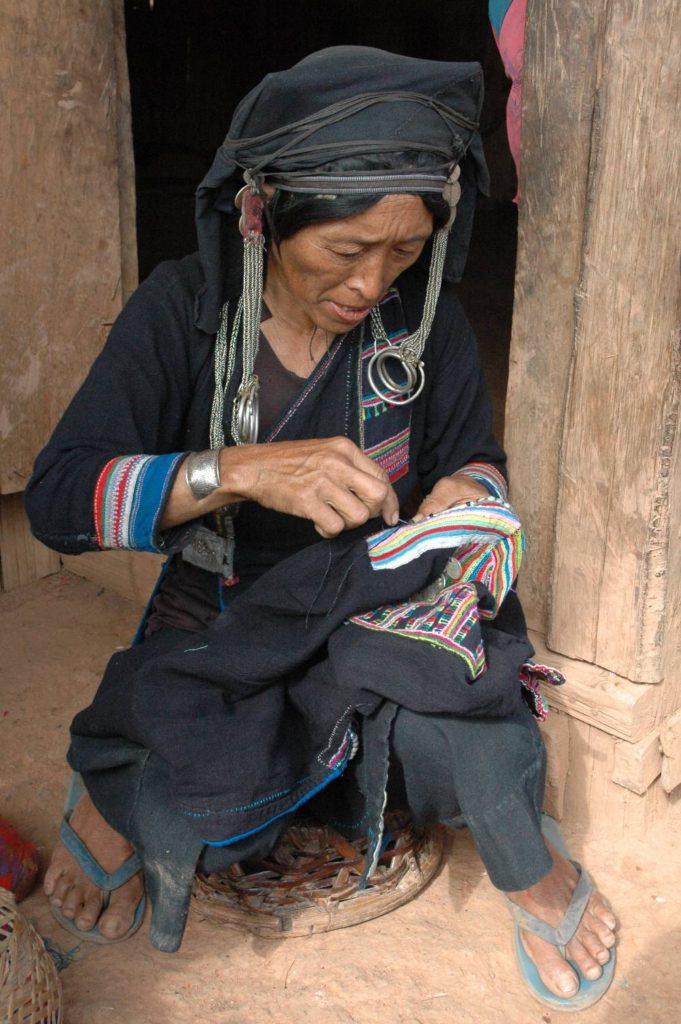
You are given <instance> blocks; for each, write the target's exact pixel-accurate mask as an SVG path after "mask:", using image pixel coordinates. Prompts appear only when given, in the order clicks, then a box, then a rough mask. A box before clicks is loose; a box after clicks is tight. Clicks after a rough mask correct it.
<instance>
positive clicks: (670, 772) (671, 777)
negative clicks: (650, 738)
mask: <svg viewBox="0 0 681 1024" xmlns="http://www.w3.org/2000/svg"><path fill="white" fill-rule="evenodd" d="M660 744H661V746H662V754H663V757H662V788H663V789H664V791H665V793H671V792H672V791H673V790H675V789H676V787H677V786H679V785H681V711H677V712H676V714H675V715H671V717H670V718H667V719H666V721H664V722H663V723H662V725H661V726H660Z"/></svg>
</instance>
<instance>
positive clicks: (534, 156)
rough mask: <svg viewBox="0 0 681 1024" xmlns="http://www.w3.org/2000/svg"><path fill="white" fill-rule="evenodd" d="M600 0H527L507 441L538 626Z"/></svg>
mask: <svg viewBox="0 0 681 1024" xmlns="http://www.w3.org/2000/svg"><path fill="white" fill-rule="evenodd" d="M607 6H608V4H607V2H606V0H573V2H572V3H570V4H565V3H564V2H562V0H528V4H527V25H526V35H525V65H524V70H523V111H522V118H523V132H522V154H521V162H522V174H521V188H522V202H521V204H520V210H519V221H518V257H517V264H516V290H515V301H514V307H513V331H512V340H511V353H510V366H509V379H508V393H507V401H506V419H505V424H506V425H505V433H504V442H505V445H506V448H507V450H508V453H509V464H510V468H511V493H512V498H513V502H514V504H515V506H516V508H517V509H518V512H519V513H520V516H521V519H522V521H523V523H524V525H525V530H526V532H527V538H528V555H527V558H526V561H525V564H524V566H523V571H522V574H521V577H520V582H519V587H520V594H521V597H522V599H523V605H524V607H525V613H526V615H527V620H528V622H529V624H530V626H532V628H533V629H537V630H539V631H540V632H542V633H545V632H546V629H547V624H548V594H549V590H550V580H551V573H552V567H553V551H554V523H555V515H556V501H557V489H558V462H559V456H560V444H561V437H562V434H563V416H564V408H565V395H566V393H567V389H568V381H569V377H570V365H571V357H572V348H573V341H574V332H575V289H576V286H577V282H578V280H579V272H580V265H581V259H582V240H583V233H584V210H585V206H586V198H587V182H588V169H589V152H590V148H591V134H592V119H593V105H594V92H595V86H596V73H597V66H598V46H599V39H600V36H601V34H602V31H603V22H604V18H605V12H606V8H607Z"/></svg>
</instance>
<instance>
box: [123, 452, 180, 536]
mask: <svg viewBox="0 0 681 1024" xmlns="http://www.w3.org/2000/svg"><path fill="white" fill-rule="evenodd" d="M186 456H187V453H186V452H171V453H170V454H169V455H155V456H154V461H153V462H151V463H150V464H149V466H148V467H147V469H146V472H145V474H144V480H143V481H142V492H141V494H140V497H139V504H138V511H137V512H136V514H135V517H134V522H133V525H132V531H131V532H132V535H133V538H134V540H135V548H137V543H136V542H137V536H138V532H137V531H138V530H139V532H140V538H143V539H144V542H145V543H147V544H148V545H150V546H149V547H140V548H139V550H141V551H164V550H165V536H166V533H169V532H170V531H165V533H164V532H162V531H160V530H159V523H160V521H161V518H162V516H163V512H164V510H165V507H166V501H167V499H168V493H169V491H170V488H171V487H172V486H173V484H174V482H175V477H176V476H177V471H178V469H179V468H180V463H181V462H183V460H184V459H185V458H186ZM173 532H174V531H173Z"/></svg>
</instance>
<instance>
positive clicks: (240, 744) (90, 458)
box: [27, 47, 615, 1008]
mask: <svg viewBox="0 0 681 1024" xmlns="http://www.w3.org/2000/svg"><path fill="white" fill-rule="evenodd" d="M481 97H482V83H481V79H480V72H479V68H478V67H477V65H454V64H440V63H435V62H430V61H421V60H414V59H410V58H405V57H400V56H395V55H392V54H387V53H383V52H381V51H377V50H368V49H365V48H354V47H344V48H335V49H332V50H326V51H322V52H320V53H318V54H313V55H312V56H310V57H308V58H306V59H305V60H304V61H302V62H301V63H300V64H298V65H296V66H295V67H294V68H292V69H290V70H289V71H285V72H281V73H278V74H275V75H271V76H268V78H266V79H265V80H264V82H263V83H261V85H260V86H258V87H257V88H256V89H255V90H253V92H252V93H251V94H249V96H247V97H246V99H245V100H244V101H243V102H242V103H241V104H240V106H239V108H238V110H237V112H236V114H235V117H234V121H233V123H232V126H231V129H230V134H229V136H228V137H227V139H226V140H225V143H224V144H223V146H222V147H221V149H220V150H219V151H218V154H217V157H216V160H215V162H214V164H213V167H212V168H211V170H210V172H209V174H208V176H207V177H206V179H205V180H204V182H203V183H202V186H201V187H200V189H199V191H198V197H197V229H198V237H199V253H198V256H197V257H190V258H188V259H186V260H182V261H179V262H177V263H172V264H164V265H162V266H161V267H160V268H158V269H157V271H155V272H154V274H152V275H151V277H150V278H149V279H148V280H147V281H146V282H145V283H144V284H143V285H142V286H141V287H140V288H139V289H138V291H137V293H136V294H135V295H134V296H133V298H132V299H131V301H130V302H129V304H128V306H127V307H126V309H125V310H124V311H123V313H122V314H121V317H120V318H119V320H118V322H117V324H116V325H115V327H114V330H113V331H112V335H111V337H110V339H109V342H108V344H107V346H106V347H105V349H104V351H103V352H102V354H101V355H100V357H99V358H98V360H97V361H96V363H95V365H94V366H93V368H92V370H91V372H90V375H89V377H88V379H87V380H86V382H85V384H84V385H83V387H82V389H81V391H80V392H79V393H78V395H77V396H76V398H75V399H74V401H73V403H72V405H71V406H70V408H69V409H68V410H67V412H66V414H65V416H64V418H63V420H62V422H61V423H60V424H59V426H58V427H57V429H56V431H55V434H54V436H53V438H52V440H51V441H50V443H49V444H48V446H47V447H46V449H45V450H44V451H43V452H42V453H41V455H40V456H39V458H38V460H37V463H36V469H35V473H34V477H33V480H32V481H31V485H30V487H29V490H28V492H27V507H28V509H29V514H30V515H31V518H32V522H33V527H34V530H35V532H36V535H37V536H38V537H39V538H40V539H41V540H43V541H44V542H45V543H47V544H49V545H51V546H53V547H56V548H57V549H58V550H62V551H69V552H74V551H75V552H77V551H82V550H92V549H98V548H111V547H131V548H137V549H142V550H156V551H159V550H160V551H165V552H168V553H169V554H171V555H172V558H171V559H170V562H169V566H168V568H167V571H166V572H165V575H164V576H163V578H162V581H161V583H160V586H159V588H158V591H157V593H156V596H155V598H154V601H153V603H152V606H151V608H150V609H149V612H148V614H147V616H146V618H145V622H144V624H143V627H142V630H141V636H140V637H139V638H138V639H140V640H141V641H142V642H141V643H139V644H137V645H136V646H134V647H133V648H131V650H130V651H126V652H122V653H120V654H117V655H115V656H114V658H113V659H112V661H111V663H110V665H109V667H108V669H107V673H106V675H105V678H104V680H103V682H102V686H101V687H100V690H99V691H98V694H97V696H96V698H95V700H94V702H93V704H92V705H91V707H90V708H88V709H86V710H85V711H84V712H82V713H81V714H80V715H79V716H77V718H76V719H75V721H74V724H73V727H72V746H71V750H70V754H69V761H70V763H71V765H72V767H74V768H75V769H76V770H77V771H79V772H80V773H81V775H82V777H83V778H84V780H85V784H86V787H87V793H86V794H84V795H83V796H81V798H80V799H79V800H77V801H76V797H77V793H74V794H73V795H72V798H71V799H70V802H69V809H68V813H67V818H66V819H65V822H64V823H63V826H62V838H63V845H62V846H60V847H59V848H58V849H57V851H56V852H55V854H54V857H53V860H52V864H51V866H50V868H49V870H48V873H47V876H46V881H45V888H46V892H47V893H48V895H49V896H50V899H51V903H52V905H53V908H54V910H55V913H56V914H57V915H58V917H59V918H60V920H62V921H63V922H64V923H65V924H67V925H70V926H71V927H72V928H74V929H76V930H77V931H78V933H79V934H81V935H84V937H86V938H90V939H93V940H94V941H115V940H118V939H121V938H125V937H127V935H128V934H130V933H131V932H132V931H133V930H134V929H135V928H136V927H137V926H138V925H139V923H140V921H141V918H142V914H143V909H144V898H143V895H142V893H143V883H142V878H141V872H140V868H143V870H144V879H145V884H146V891H147V893H148V895H150V896H151V901H152V904H153V910H154V915H153V921H152V941H153V942H154V944H155V945H157V946H158V947H159V948H164V949H174V948H177V945H178V944H179V941H180V939H181V934H182V928H183V925H184V917H185V915H186V907H187V902H188V899H189V889H190V885H191V878H192V876H193V873H194V870H195V867H196V863H197V861H198V860H199V859H200V860H201V863H202V865H203V867H204V868H205V869H207V870H210V869H216V868H220V867H224V866H226V865H227V864H229V863H232V862H234V861H236V860H239V859H242V858H245V857H247V856H249V855H250V856H253V855H254V854H255V853H263V852H266V851H268V850H269V849H271V848H272V846H273V845H274V843H275V842H276V839H277V837H278V835H279V834H280V832H281V830H282V829H283V828H284V827H285V824H286V818H287V815H288V814H290V812H291V811H293V810H295V808H296V807H297V806H299V805H300V804H304V803H307V802H308V801H313V806H314V808H315V812H316V813H318V814H319V815H320V816H321V817H325V816H326V817H327V820H328V818H329V816H333V818H334V820H335V821H336V822H339V821H340V827H342V828H343V830H344V831H346V832H347V833H348V834H352V830H353V828H352V825H351V821H353V819H354V827H355V829H357V828H359V830H360V831H362V829H363V830H364V831H365V832H366V831H368V832H369V834H370V835H372V834H373V837H374V840H373V848H374V849H377V848H378V839H377V833H380V821H381V810H382V806H383V802H384V797H385V794H386V791H387V788H390V790H391V792H397V793H398V794H399V798H400V799H401V800H402V801H403V802H404V801H406V802H407V804H408V805H409V808H410V810H411V812H412V814H413V816H414V817H415V818H416V819H417V820H419V821H433V820H439V821H444V822H447V823H449V824H451V825H462V824H467V825H468V826H469V828H470V829H471V832H472V834H473V836H474V838H475V841H476V843H477V845H478V847H479V849H480V853H481V855H482V857H483V860H484V862H485V865H486V867H487V870H488V872H489V875H490V878H491V879H492V881H493V882H494V884H495V885H497V887H498V888H500V889H502V890H504V891H505V892H507V893H508V894H509V897H510V900H511V903H510V906H511V907H512V909H513V911H514V914H515V916H516V917H517V918H518V920H519V935H520V926H522V935H521V938H519V940H518V941H519V955H520V961H521V966H522V969H523V971H524V973H525V975H526V977H527V978H528V981H529V983H530V985H531V987H532V989H533V991H534V992H535V994H536V995H538V996H539V998H542V999H544V1000H545V1001H548V1002H549V1003H550V1004H551V1005H558V1006H564V1007H568V1008H570V1007H574V1008H579V1007H582V1006H584V1005H588V1004H589V1003H590V1002H593V1001H594V999H596V998H598V997H599V996H600V995H601V994H602V993H603V991H605V989H606V988H607V985H608V984H609V982H610V980H611V977H612V970H613V967H614V950H613V947H614V941H615V939H614V928H615V919H614V917H613V915H612V913H611V911H610V910H609V908H608V906H607V904H606V903H605V901H604V900H603V899H602V897H600V896H599V895H598V894H597V893H596V892H595V891H592V890H591V889H590V888H589V883H588V876H586V873H585V872H581V875H580V873H579V870H578V868H577V867H575V866H574V865H573V864H572V863H571V862H570V861H569V860H568V859H566V857H565V856H563V854H562V853H560V852H559V851H558V850H557V849H556V843H558V844H560V837H559V836H558V835H557V834H555V832H554V833H553V834H552V835H553V838H552V843H549V842H548V841H547V840H545V838H544V836H543V835H542V826H541V819H540V807H541V799H542V790H543V779H544V759H545V755H544V752H543V746H542V743H541V739H540V738H539V733H538V730H537V728H536V725H535V723H534V721H533V719H532V717H531V715H530V714H529V713H528V710H527V706H526V704H525V702H524V701H523V699H522V696H521V692H520V687H519V685H518V672H519V669H520V666H521V665H522V663H523V662H524V661H525V660H526V657H527V655H528V654H529V653H530V649H529V647H528V645H527V641H526V636H525V631H524V625H523V622H522V614H521V612H520V610H519V606H518V603H517V599H516V598H515V595H514V594H513V593H512V592H510V593H509V594H508V596H507V598H506V600H503V597H504V594H505V593H506V591H507V589H508V583H509V582H510V581H512V578H513V575H514V572H515V568H516V565H517V559H516V556H518V557H519V540H518V538H519V536H520V533H519V528H517V524H516V526H513V524H512V523H511V526H510V527H509V529H508V531H507V534H506V535H505V539H504V541H503V543H504V544H505V545H506V546H505V547H504V548H503V558H502V556H501V555H499V554H498V551H497V554H495V556H494V557H495V559H496V560H497V561H496V562H495V564H501V562H500V561H499V559H501V561H503V566H504V571H503V572H502V573H499V574H497V577H495V579H497V580H498V579H501V577H502V576H505V577H506V581H505V583H503V586H502V585H500V586H499V587H497V585H496V583H495V582H491V581H492V576H493V574H491V575H490V574H489V573H488V574H487V575H486V576H485V577H484V580H483V577H482V576H480V575H479V574H478V575H477V576H475V575H473V576H470V575H469V576H467V575H466V572H467V571H468V570H466V572H464V570H462V568H461V564H459V562H456V563H453V562H452V561H451V560H448V559H449V556H450V555H451V553H452V551H455V552H457V553H458V554H459V555H460V554H461V548H460V546H459V547H457V546H456V544H455V543H454V541H451V542H450V541H449V540H448V541H447V542H446V543H445V542H444V541H442V537H443V536H445V535H446V537H448V538H451V537H454V535H455V534H456V536H458V537H460V536H461V533H460V530H461V529H462V527H461V523H462V521H463V519H465V517H466V516H467V515H469V512H468V511H467V508H468V504H467V503H471V502H474V503H475V505H474V506H473V511H474V513H475V514H476V515H477V514H478V513H480V515H482V514H483V513H484V514H485V515H487V516H489V515H492V516H497V520H496V521H495V522H496V523H497V525H498V526H499V529H500V531H501V533H503V531H504V529H506V527H505V526H504V523H506V524H507V523H508V522H510V521H512V520H513V515H512V512H511V511H510V510H509V508H508V506H507V505H506V504H505V497H506V477H505V461H504V455H503V452H502V450H501V449H500V448H499V446H498V445H497V443H496V441H495V440H494V438H493V437H492V435H491V432H490V412H489V406H488V401H487V398H486V394H485V389H484V384H483V382H482V378H481V374H480V370H479V366H478V363H477V356H476V353H475V345H474V341H473V338H472V336H471V332H470V329H469V327H468V325H467V323H466V321H465V318H464V317H463V314H462V312H461V310H460V308H459V306H458V303H457V301H456V298H455V297H454V295H453V292H452V289H451V287H450V285H449V281H450V280H451V279H453V278H455V277H456V276H457V273H458V272H459V271H460V269H461V265H462V261H463V258H464V256H465V250H466V245H467V239H468V232H469V229H470V217H471V213H472V205H473V202H474V197H475V192H476V186H477V185H478V184H480V185H482V186H484V181H485V170H484V162H483V159H482V155H481V147H480V142H479V137H478V135H477V132H476V128H477V121H478V116H479V111H480V104H481ZM242 172H243V173H242ZM459 173H461V181H459ZM244 182H245V185H244ZM457 202H458V215H457V218H456V220H454V215H455V213H457ZM240 235H241V237H242V238H243V243H242V242H241V238H240ZM419 489H420V496H419V497H416V498H415V497H414V495H415V494H416V493H417V491H418V490H419ZM410 503H411V504H410ZM462 503H463V504H462ZM407 509H409V511H410V512H411V513H415V514H413V516H412V519H411V522H410V523H409V524H406V525H404V519H400V515H402V516H405V515H407V514H409V513H408V512H406V511H405V510H407ZM431 516H434V517H435V518H434V519H432V520H431V519H430V518H429V517H431ZM438 517H439V518H438ZM462 517H463V519H462ZM483 518H484V516H483ZM381 520H382V523H383V526H384V527H387V529H385V528H384V529H383V531H381V532H379V533H376V532H375V531H376V530H379V529H380V527H381ZM480 521H482V520H480ZM486 521H487V520H486ZM434 523H435V524H436V526H433V524H434ZM367 524H368V525H367ZM372 531H374V532H373V533H372ZM457 531H459V533H457ZM367 533H369V534H370V537H369V540H366V539H365V538H366V535H367ZM501 533H500V534H498V535H499V536H500V535H501ZM466 536H470V535H469V534H466ZM320 537H321V538H326V539H327V540H325V541H324V542H322V543H315V542H316V541H319V538H320ZM443 544H444V545H445V546H446V545H447V544H449V547H448V549H447V550H446V551H444V552H443V550H442V548H443ZM405 551H406V552H407V554H406V555H405ZM453 564H455V565H456V569H455V570H454V569H452V565H453ZM386 567H388V568H389V569H390V571H389V572H385V571H382V570H383V569H385V568H386ZM379 570H381V571H379ZM441 573H444V582H440V583H439V584H438V585H437V586H435V590H434V591H433V589H432V587H431V590H429V591H428V595H429V596H424V595H425V592H423V591H422V588H423V587H424V586H425V585H426V584H429V583H430V582H431V581H432V580H433V579H434V578H440V574H441ZM447 574H449V575H447ZM457 580H458V583H457ZM417 592H418V594H417V596H418V597H419V600H420V603H419V600H417V599H416V598H414V596H413V595H414V594H415V593H417ZM433 593H434V594H435V596H434V597H433ZM443 594H444V595H445V597H446V601H447V602H449V604H447V609H446V610H447V616H446V619H447V623H448V628H449V627H451V625H452V623H454V624H455V625H456V627H457V632H456V637H455V641H456V642H454V641H452V634H451V629H450V632H449V634H448V637H447V638H444V634H437V629H436V628H435V626H433V622H434V621H435V620H434V618H433V616H431V619H430V620H429V621H428V623H427V629H426V631H425V632H423V631H422V632H421V634H420V638H421V639H424V638H425V639H426V640H427V641H428V642H426V643H417V644H415V643H414V642H413V635H414V622H415V621H416V620H415V619H414V615H415V614H416V611H415V609H417V610H418V609H421V608H423V606H424V604H426V605H428V608H429V609H431V610H432V608H436V609H437V610H438V615H439V614H440V612H441V611H442V608H443V607H444V606H443V605H442V600H444V599H443V597H442V595H443ZM410 602H411V603H410ZM428 602H431V604H428ZM433 602H434V603H433ZM438 602H440V604H438ZM466 602H468V605H466ZM471 602H472V605H471ZM464 605H466V608H467V609H468V610H467V611H466V613H465V616H464V615H463V611H462V608H463V607H464ZM473 606H474V607H473ZM396 608H397V618H398V619H399V617H400V615H401V616H402V620H404V621H406V622H407V624H406V626H404V621H403V627H404V628H394V622H395V609H396ZM386 609H388V610H389V611H390V615H387V614H386ZM405 609H406V611H405ZM410 617H411V618H410ZM435 618H437V615H436V616H435ZM388 619H390V622H391V623H393V626H389V627H388V631H387V633H386V632H385V628H386V627H385V624H386V621H387V620H388ZM407 620H408V621H407ZM483 620H484V621H483ZM488 620H489V621H488ZM419 622H420V623H421V624H422V622H421V620H419ZM436 625H437V624H436ZM341 627H342V628H341ZM391 628H392V629H393V635H389V633H390V629H391ZM438 628H439V627H438ZM382 630H383V632H382ZM410 630H411V636H410ZM429 631H430V632H429ZM396 634H399V635H396ZM435 634H437V635H435ZM386 643H387V646H386ZM395 644H397V645H398V646H397V647H396V646H395ZM399 645H401V646H399ZM445 647H447V651H446V653H445V654H443V653H442V651H443V649H444V648H445ZM436 648H437V649H436ZM396 651H397V652H398V653H397V654H396V653H395V652H396ZM453 651H454V654H455V657H454V656H452V652H453ZM386 659H387V660H386ZM386 666H387V667H388V668H387V669H386ZM415 681H417V683H415ZM339 778H341V779H342V781H341V782H338V781H335V780H338V779H339ZM331 783H333V784H331ZM358 823H359V824H358ZM547 828H548V826H546V825H545V831H546V829H547ZM168 878H170V879H171V881H172V884H170V883H169V882H168ZM103 891H105V892H106V893H107V894H110V901H109V902H108V903H107V900H109V895H107V896H106V899H105V900H104V906H103V897H102V892H103ZM566 912H567V913H566ZM561 921H563V924H562V925H561V928H559V929H558V931H556V930H555V929H556V926H558V925H559V924H560V923H561ZM547 924H548V925H549V926H551V927H548V928H547V927H546V925H547ZM564 945H567V950H561V949H558V948H556V946H564ZM563 952H565V953H566V955H567V957H568V958H569V959H570V961H571V962H572V963H573V965H574V969H573V967H571V966H570V965H569V964H568V963H567V962H566V960H565V959H564V957H563V955H562V953H563ZM534 965H536V970H535V967H534ZM537 972H538V973H537ZM576 972H577V973H576Z"/></svg>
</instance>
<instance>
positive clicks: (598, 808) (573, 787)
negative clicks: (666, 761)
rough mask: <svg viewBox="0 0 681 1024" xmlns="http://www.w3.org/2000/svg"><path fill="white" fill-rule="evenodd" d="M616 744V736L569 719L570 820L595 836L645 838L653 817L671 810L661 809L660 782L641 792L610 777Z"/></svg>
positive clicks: (567, 811) (567, 803)
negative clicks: (658, 795) (615, 781)
mask: <svg viewBox="0 0 681 1024" xmlns="http://www.w3.org/2000/svg"><path fill="white" fill-rule="evenodd" d="M616 746H617V741H616V740H615V739H614V737H612V736H609V735H608V734H607V733H604V732H601V730H600V729H596V728H594V727H593V726H591V725H587V724H586V722H580V721H577V720H576V719H574V718H572V719H570V771H569V773H568V777H567V783H566V787H565V804H564V810H565V821H566V823H567V824H568V826H569V827H572V828H574V829H577V830H579V831H581V832H584V833H585V834H587V835H589V836H590V837H596V836H599V835H607V836H608V837H609V838H611V839H614V838H616V837H621V838H622V839H626V838H629V837H631V838H643V837H645V834H646V831H647V829H648V828H649V827H650V825H651V824H652V822H653V820H656V819H657V818H659V817H660V816H662V814H663V813H664V812H665V811H666V810H668V808H662V807H660V804H659V800H658V797H657V792H656V791H657V790H658V789H659V787H657V786H651V787H650V789H648V790H647V792H646V793H645V794H644V795H643V796H640V795H639V794H638V793H632V792H631V791H630V790H628V789H624V788H623V787H622V786H617V785H615V783H614V782H612V781H611V776H612V773H613V769H614V763H615V748H616Z"/></svg>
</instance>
